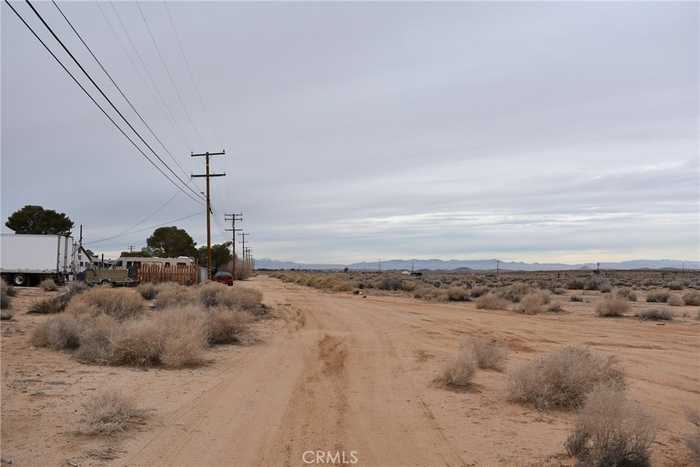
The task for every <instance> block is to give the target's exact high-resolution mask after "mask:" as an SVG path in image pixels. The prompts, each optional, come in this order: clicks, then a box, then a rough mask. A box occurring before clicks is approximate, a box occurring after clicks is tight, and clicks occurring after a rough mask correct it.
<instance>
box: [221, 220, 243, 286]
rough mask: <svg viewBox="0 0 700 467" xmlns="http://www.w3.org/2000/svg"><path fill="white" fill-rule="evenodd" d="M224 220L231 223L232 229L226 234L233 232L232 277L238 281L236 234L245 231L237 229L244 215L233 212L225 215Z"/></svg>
mask: <svg viewBox="0 0 700 467" xmlns="http://www.w3.org/2000/svg"><path fill="white" fill-rule="evenodd" d="M224 220H227V221H231V228H230V229H226V232H231V247H232V248H233V266H232V269H231V275H232V276H233V280H234V281H235V280H236V232H242V231H243V229H237V228H236V221H241V222H243V213H242V212H239V213H236V212H233V213H231V214H224Z"/></svg>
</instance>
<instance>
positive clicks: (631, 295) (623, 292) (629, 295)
mask: <svg viewBox="0 0 700 467" xmlns="http://www.w3.org/2000/svg"><path fill="white" fill-rule="evenodd" d="M615 295H616V296H618V297H620V298H624V299H626V300H629V301H630V302H636V301H637V293H636V292H635V291H634V290H632V289H630V288H629V287H623V288H621V289H617V290H616V291H615Z"/></svg>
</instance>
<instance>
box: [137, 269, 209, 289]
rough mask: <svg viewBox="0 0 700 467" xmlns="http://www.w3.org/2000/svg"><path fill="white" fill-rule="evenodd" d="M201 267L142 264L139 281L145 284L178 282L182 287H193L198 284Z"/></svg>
mask: <svg viewBox="0 0 700 467" xmlns="http://www.w3.org/2000/svg"><path fill="white" fill-rule="evenodd" d="M198 273H199V267H198V266H197V265H195V264H190V265H186V266H182V265H181V266H169V267H166V266H164V265H162V264H142V265H141V267H140V268H139V271H138V280H139V282H140V283H142V284H143V283H144V282H153V283H158V282H177V283H178V284H181V285H193V284H196V283H197V282H198Z"/></svg>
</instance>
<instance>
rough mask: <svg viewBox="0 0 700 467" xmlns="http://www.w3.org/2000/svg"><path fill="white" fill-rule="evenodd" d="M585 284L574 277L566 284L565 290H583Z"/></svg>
mask: <svg viewBox="0 0 700 467" xmlns="http://www.w3.org/2000/svg"><path fill="white" fill-rule="evenodd" d="M585 286H586V282H585V281H584V280H583V279H581V278H580V277H575V278H573V279H571V280H569V281H568V282H567V283H566V288H567V289H571V290H583V288H584V287H585Z"/></svg>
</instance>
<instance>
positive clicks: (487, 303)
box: [476, 293, 510, 310]
mask: <svg viewBox="0 0 700 467" xmlns="http://www.w3.org/2000/svg"><path fill="white" fill-rule="evenodd" d="M509 304H510V302H509V301H508V300H506V299H505V298H502V297H499V296H498V295H496V294H494V293H488V294H486V295H482V296H481V297H479V298H478V299H477V300H476V307H477V308H478V309H479V310H507V309H508V305H509Z"/></svg>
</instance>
